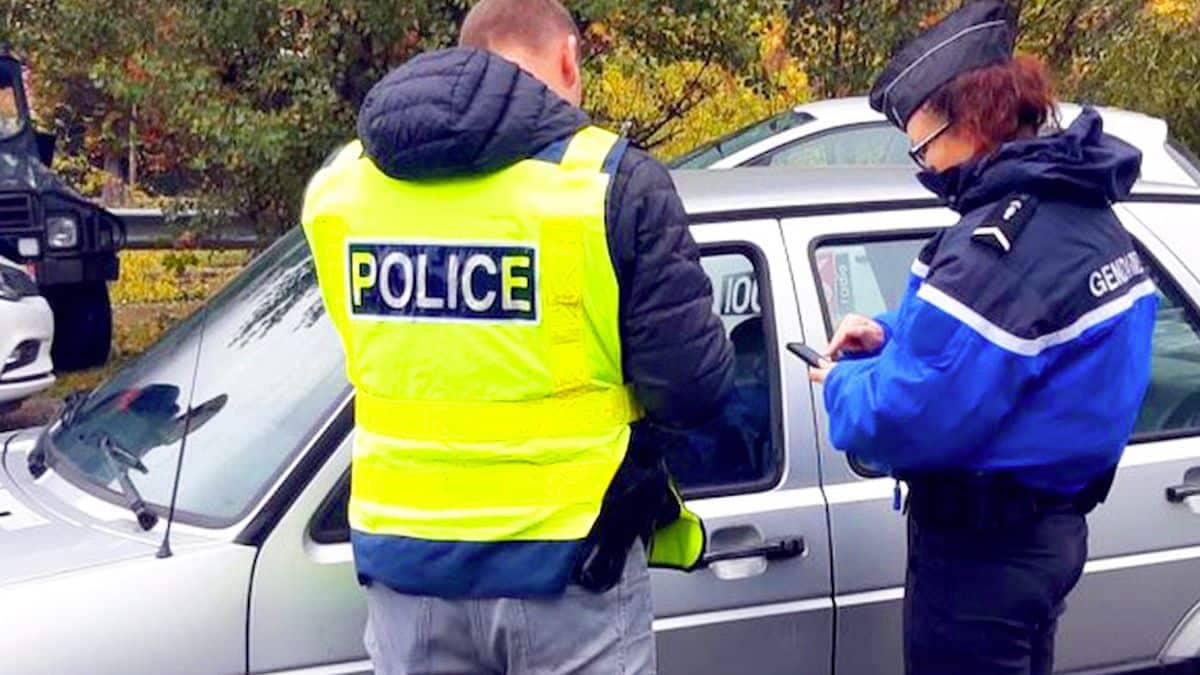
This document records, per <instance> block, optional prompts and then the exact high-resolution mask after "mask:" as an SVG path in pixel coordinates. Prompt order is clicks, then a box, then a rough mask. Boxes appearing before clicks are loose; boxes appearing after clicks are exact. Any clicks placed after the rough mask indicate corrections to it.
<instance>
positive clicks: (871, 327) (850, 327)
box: [810, 314, 887, 377]
mask: <svg viewBox="0 0 1200 675" xmlns="http://www.w3.org/2000/svg"><path fill="white" fill-rule="evenodd" d="M886 337H887V336H886V334H885V333H884V330H883V326H881V325H879V322H878V321H875V320H874V319H869V318H867V317H865V316H860V315H858V314H848V315H846V318H844V319H842V325H840V326H838V329H837V332H836V333H834V334H833V339H832V340H830V341H829V351H827V352H825V355H826V356H828V357H829V358H831V359H835V360H836V358H837V354H838V353H839V352H842V351H847V352H874V351H878V350H879V349H880V348H882V347H883V342H884V340H885V339H886ZM810 377H811V376H810Z"/></svg>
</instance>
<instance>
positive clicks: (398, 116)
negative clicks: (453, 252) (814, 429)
mask: <svg viewBox="0 0 1200 675" xmlns="http://www.w3.org/2000/svg"><path fill="white" fill-rule="evenodd" d="M588 123H589V120H588V117H587V115H585V114H584V113H583V112H582V111H581V110H579V109H578V108H575V107H573V106H572V105H570V104H569V103H567V102H566V101H564V100H563V99H562V98H560V97H559V96H557V95H555V94H554V93H553V92H551V91H550V90H549V89H547V88H546V86H545V85H544V84H542V83H541V82H540V81H538V80H537V79H535V78H534V77H532V76H531V75H529V74H528V73H526V72H524V71H523V70H521V69H520V68H518V67H517V66H516V65H514V64H513V63H511V62H509V61H507V60H505V59H503V58H500V57H499V56H495V55H493V54H490V53H488V52H484V51H479V50H474V49H450V50H444V51H438V52H432V53H428V54H424V55H421V56H418V57H416V58H414V59H413V60H412V61H410V62H408V63H407V64H406V65H404V66H402V67H401V68H398V69H396V70H395V71H393V72H392V73H391V74H389V75H388V76H387V77H385V78H384V79H383V80H382V81H380V82H379V84H377V85H376V86H375V88H374V89H372V90H371V92H370V94H369V95H368V96H367V99H366V101H365V102H364V104H363V107H362V110H361V111H360V113H359V120H358V135H359V138H360V139H361V140H362V142H363V146H364V148H365V150H366V153H367V155H368V156H369V157H370V158H371V159H372V160H373V161H374V162H375V164H376V165H377V166H378V167H379V168H380V169H381V170H382V171H383V172H384V173H386V174H388V175H389V176H392V177H394V178H398V179H403V180H410V181H419V180H428V179H434V178H444V177H447V176H461V175H469V174H476V173H486V172H490V171H495V170H498V169H502V168H504V167H506V166H509V165H512V164H514V163H516V162H518V161H521V160H524V159H528V158H530V157H533V156H535V155H537V154H538V152H539V151H541V150H543V149H545V148H546V147H547V146H550V145H552V144H554V143H555V142H558V141H562V140H565V139H567V138H569V137H570V136H571V135H573V134H574V133H575V132H576V131H577V130H578V129H580V128H582V127H584V126H586V125H587V124H588ZM606 219H607V225H608V246H609V251H610V254H611V255H612V260H613V266H614V268H615V269H616V273H617V282H618V284H619V285H620V289H621V297H620V300H621V321H620V324H621V341H622V348H623V362H624V366H625V377H626V380H627V381H628V382H629V383H630V384H631V385H632V386H633V389H634V392H635V394H636V396H637V398H638V400H639V401H640V402H641V403H642V405H643V406H645V408H646V411H647V414H648V416H649V417H650V419H651V420H653V421H654V422H656V423H658V424H662V425H666V426H671V427H687V426H691V425H694V424H696V423H698V422H701V421H703V420H704V419H705V418H707V417H709V416H711V415H712V414H714V412H715V408H716V407H717V405H718V403H719V402H720V401H721V399H722V398H724V396H725V394H726V393H727V392H728V391H729V389H730V386H731V381H732V368H733V352H732V348H731V347H730V345H729V341H728V340H727V339H726V337H725V332H724V330H723V328H722V326H721V323H720V321H719V320H718V319H717V317H716V316H715V315H714V314H713V311H712V307H713V299H712V286H711V284H710V282H709V280H708V277H707V276H706V275H705V274H704V271H703V270H702V269H701V267H700V265H699V250H698V249H697V247H696V244H695V242H694V241H693V240H692V237H691V235H690V234H689V233H688V229H687V217H686V215H685V214H684V211H683V205H682V204H681V203H680V201H679V197H678V196H677V195H676V194H675V187H674V185H673V184H672V182H671V178H670V176H669V175H668V174H667V171H666V169H665V168H664V167H663V166H662V165H661V164H659V163H658V162H657V161H655V160H654V159H652V158H651V157H650V156H649V155H647V154H646V153H644V152H642V151H640V150H636V149H629V150H628V151H626V152H625V154H624V155H623V157H622V158H621V161H620V164H619V165H618V167H617V171H616V174H615V175H614V177H613V181H612V183H611V187H610V191H609V195H608V203H607V207H606Z"/></svg>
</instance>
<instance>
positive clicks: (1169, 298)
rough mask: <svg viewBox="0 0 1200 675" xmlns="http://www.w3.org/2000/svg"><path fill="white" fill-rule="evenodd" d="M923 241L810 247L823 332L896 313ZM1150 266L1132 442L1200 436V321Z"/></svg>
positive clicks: (1166, 279) (1170, 283) (1169, 282)
mask: <svg viewBox="0 0 1200 675" xmlns="http://www.w3.org/2000/svg"><path fill="white" fill-rule="evenodd" d="M923 243H924V242H923V240H921V239H903V240H891V241H859V242H855V243H836V242H835V243H830V244H827V245H821V246H818V247H817V248H816V252H815V256H814V258H815V271H816V273H817V276H818V278H819V279H820V281H821V287H822V290H823V298H822V300H823V304H824V307H825V314H826V319H827V322H828V325H829V326H830V327H831V328H832V327H835V326H837V324H838V323H839V322H840V321H841V319H842V317H844V316H845V315H846V314H849V313H856V314H865V315H867V316H874V315H877V314H880V313H882V312H885V311H889V310H893V309H896V308H897V307H898V305H899V302H900V300H901V298H902V297H903V295H904V290H905V288H906V287H907V284H908V275H909V269H910V267H911V265H912V261H913V260H915V259H916V255H917V253H918V252H919V251H920V249H921V246H922V244H923ZM1142 258H1143V260H1145V261H1149V262H1150V267H1151V270H1152V274H1153V275H1154V277H1155V282H1156V283H1157V284H1158V289H1159V305H1158V314H1157V318H1156V320H1155V325H1154V343H1153V351H1152V354H1153V356H1152V371H1151V379H1150V387H1149V389H1148V390H1147V393H1146V398H1145V401H1144V403H1143V405H1142V409H1141V412H1140V413H1139V416H1138V421H1137V426H1136V429H1135V434H1134V440H1135V441H1137V440H1143V439H1147V438H1153V437H1157V436H1161V435H1162V434H1173V433H1179V432H1181V431H1186V430H1192V429H1198V430H1200V318H1198V317H1197V313H1196V311H1195V309H1194V308H1193V307H1192V306H1191V304H1189V303H1188V302H1187V301H1186V300H1185V296H1184V295H1183V294H1182V292H1181V291H1180V290H1179V289H1178V287H1177V286H1176V285H1175V283H1174V282H1173V281H1172V280H1171V279H1170V277H1168V276H1167V275H1166V274H1164V273H1163V272H1162V271H1161V270H1159V269H1158V268H1157V265H1156V263H1154V261H1153V258H1152V257H1151V256H1149V255H1147V254H1145V253H1144V252H1143V255H1142Z"/></svg>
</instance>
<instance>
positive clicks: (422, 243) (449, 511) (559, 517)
mask: <svg viewBox="0 0 1200 675" xmlns="http://www.w3.org/2000/svg"><path fill="white" fill-rule="evenodd" d="M618 140H619V139H618V138H617V137H616V136H615V135H613V134H611V133H609V132H606V131H603V130H601V129H598V128H595V127H588V128H585V129H583V130H581V131H579V132H578V133H576V135H575V136H574V137H573V138H571V139H570V141H569V143H567V145H566V149H565V151H564V152H563V154H562V156H561V159H559V160H558V161H553V160H552V159H527V160H524V161H520V162H518V163H516V164H514V165H512V166H510V167H508V168H506V169H503V170H501V171H498V172H495V173H491V174H487V175H476V176H466V177H461V178H451V179H444V180H431V181H402V180H396V179H393V178H391V177H389V176H387V175H385V174H384V173H382V172H381V171H380V170H379V169H378V168H377V167H376V166H375V165H374V163H373V162H372V161H371V160H370V159H369V158H367V157H365V156H363V152H362V147H361V145H360V144H359V143H357V142H356V143H352V144H350V145H349V146H347V147H346V148H345V149H344V150H343V151H341V152H340V153H339V154H338V155H337V156H336V157H335V158H334V159H333V160H332V161H331V162H330V163H329V164H328V165H327V166H326V167H324V168H323V169H322V170H321V171H320V172H319V173H318V174H317V175H316V176H315V177H314V178H313V181H312V183H311V184H310V186H309V190H308V192H307V195H306V199H305V205H304V228H305V233H306V235H307V236H308V239H309V242H310V244H311V247H312V250H313V255H314V259H315V263H316V269H317V274H318V278H319V280H320V285H321V292H322V296H323V298H324V301H325V305H326V308H327V310H328V312H329V315H330V317H331V319H332V321H333V324H334V325H335V326H336V328H337V330H338V333H339V334H340V336H341V339H342V343H343V346H344V348H345V352H346V361H347V369H348V375H349V378H350V381H351V383H352V384H353V385H354V387H355V390H356V404H355V412H356V424H357V429H356V432H355V438H354V458H353V469H352V481H351V498H350V510H349V519H350V525H351V528H352V530H353V533H354V538H353V541H354V544H355V554H356V558H357V563H358V566H359V572H360V575H363V576H365V577H367V578H370V579H376V578H381V579H383V580H384V581H385V582H386V583H388V584H389V585H391V586H393V587H397V586H399V587H400V588H399V590H406V591H417V592H420V591H422V590H429V591H430V592H431V594H442V593H440V592H439V591H440V590H444V589H443V587H442V585H441V583H440V582H439V581H438V580H437V578H436V577H437V574H438V570H437V569H436V566H437V564H438V563H439V562H446V561H451V562H453V563H454V564H458V565H463V566H467V567H469V569H470V572H471V573H478V574H480V575H488V574H498V575H500V576H505V575H507V574H509V573H510V572H511V573H520V574H527V573H528V572H527V571H526V570H509V569H508V568H510V567H513V566H514V565H515V566H521V565H526V564H528V560H527V559H531V558H532V559H538V560H541V561H542V562H543V564H549V565H551V566H554V567H555V569H554V570H552V571H553V572H554V574H549V575H547V577H546V578H545V579H541V578H535V579H533V580H532V581H531V582H530V583H531V584H533V586H531V588H533V590H531V591H530V592H531V593H534V592H536V588H534V587H539V586H553V587H557V586H561V585H565V584H564V579H565V575H566V574H567V573H568V572H569V570H566V571H563V570H562V569H560V568H561V567H563V566H564V565H567V563H568V561H571V560H574V559H575V556H576V555H577V551H578V547H579V546H580V544H581V542H582V540H583V539H584V538H585V537H586V536H587V535H588V533H589V531H591V529H592V526H593V525H594V524H595V523H596V519H597V516H598V515H599V513H600V507H601V502H602V500H603V498H604V495H605V493H606V491H607V489H608V487H609V485H610V483H611V481H612V479H613V476H614V474H615V473H616V471H617V469H618V467H619V466H620V465H621V463H622V461H623V459H624V458H625V453H626V449H627V447H628V444H629V438H630V428H629V425H630V423H631V422H634V421H636V420H637V419H638V418H639V417H640V416H641V414H642V412H641V409H640V408H639V406H638V404H637V402H636V401H635V400H634V398H633V395H632V393H631V391H630V389H629V388H628V387H627V386H626V385H625V382H624V376H623V371H622V367H621V341H620V330H619V323H618V318H619V292H618V287H617V279H616V273H615V271H614V269H613V265H612V261H611V258H610V255H609V249H608V242H607V234H606V227H605V198H606V194H607V192H608V186H609V182H610V180H611V176H610V175H608V173H606V172H605V170H604V163H605V160H606V158H608V157H609V156H610V153H611V152H612V151H613V149H614V147H615V146H616V144H617V143H618ZM297 366H298V367H303V364H297ZM681 512H682V516H681V518H680V520H679V521H677V522H676V523H674V524H672V525H669V526H667V527H665V528H663V529H661V530H660V531H659V536H656V538H655V542H654V543H653V545H652V546H651V552H650V556H651V561H652V563H653V564H656V565H660V566H672V567H679V568H684V569H689V568H692V567H694V566H695V565H696V564H697V562H698V561H699V559H700V556H701V555H702V553H703V548H704V534H703V529H702V527H701V525H700V522H699V520H698V519H697V518H696V517H695V516H694V515H692V514H691V513H689V512H687V511H686V509H681ZM522 544H526V545H527V546H522ZM526 549H527V550H526ZM522 551H524V553H522ZM514 552H515V553H514ZM525 553H529V555H525ZM397 556H400V557H402V558H405V560H408V561H409V562H404V561H401V562H397ZM413 561H417V562H413ZM519 561H522V562H519ZM410 562H411V564H409V563H410ZM468 563H469V564H468ZM518 563H519V564H518ZM431 565H432V566H433V567H430V566H431ZM414 566H418V567H419V569H413V568H414ZM451 566H453V565H451ZM446 573H447V574H450V573H453V574H458V575H462V574H463V571H462V569H458V570H455V571H453V572H451V571H447V572H446ZM394 577H405V578H406V579H411V578H412V577H416V578H417V580H416V581H408V580H405V579H399V580H398V579H395V578H394ZM465 583H466V585H465V586H461V587H460V586H457V585H455V584H453V583H452V584H451V587H452V588H451V590H449V591H446V593H449V594H457V593H459V592H461V593H463V594H487V589H495V588H499V589H500V591H498V592H497V594H500V595H505V594H508V593H506V592H503V589H504V588H506V587H508V586H506V584H505V582H503V581H499V582H493V581H492V580H486V579H485V580H476V581H468V582H465ZM515 587H516V588H517V589H518V590H517V591H516V592H514V593H513V594H521V589H522V588H524V586H522V584H521V583H520V581H519V580H517V582H515ZM480 589H484V590H480Z"/></svg>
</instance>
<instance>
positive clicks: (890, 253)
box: [814, 239, 925, 334]
mask: <svg viewBox="0 0 1200 675" xmlns="http://www.w3.org/2000/svg"><path fill="white" fill-rule="evenodd" d="M924 244H925V240H924V239H892V240H884V241H873V242H852V243H830V244H823V245H821V246H819V247H817V249H816V254H815V256H814V258H815V262H814V268H815V272H816V275H817V279H818V280H819V282H820V285H821V296H822V297H821V300H822V304H823V306H824V308H825V319H826V327H827V328H828V329H830V333H831V334H832V329H833V328H835V327H837V325H838V324H839V323H841V321H842V319H843V318H844V317H845V316H846V315H847V314H862V315H864V316H876V315H879V314H882V313H884V312H888V311H891V310H894V309H896V308H897V307H899V306H900V300H901V299H902V298H903V297H904V291H905V289H906V288H907V287H908V278H909V273H910V271H911V270H912V264H913V261H914V260H916V259H917V253H919V252H920V250H921V247H922V246H923V245H924Z"/></svg>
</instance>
